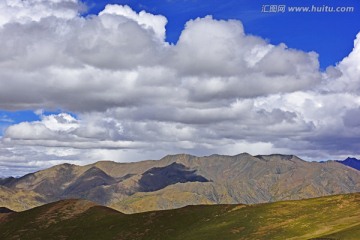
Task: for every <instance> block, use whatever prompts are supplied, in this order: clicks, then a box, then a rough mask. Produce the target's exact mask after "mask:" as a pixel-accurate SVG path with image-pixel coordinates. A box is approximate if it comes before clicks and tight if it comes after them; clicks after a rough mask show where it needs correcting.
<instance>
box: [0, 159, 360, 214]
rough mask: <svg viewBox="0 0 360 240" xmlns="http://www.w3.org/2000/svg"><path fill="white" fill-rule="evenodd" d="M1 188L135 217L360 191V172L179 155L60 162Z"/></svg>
mask: <svg viewBox="0 0 360 240" xmlns="http://www.w3.org/2000/svg"><path fill="white" fill-rule="evenodd" d="M0 185H3V187H4V188H6V189H8V190H11V191H17V192H18V191H20V192H21V191H23V192H27V193H29V194H31V195H33V196H35V195H36V196H39V197H37V198H36V199H35V200H36V201H37V200H41V201H38V202H35V203H34V205H32V206H31V205H26V206H28V207H33V206H37V205H40V204H43V202H52V201H57V200H61V199H68V198H81V199H87V200H90V201H94V202H96V203H99V204H101V205H106V206H111V207H112V208H115V209H117V210H120V211H122V212H125V213H134V212H143V211H152V210H160V209H173V208H179V207H183V206H186V205H197V204H236V203H246V204H253V203H263V202H273V201H279V200H295V199H305V198H311V197H319V196H326V195H333V194H342V193H351V192H360V171H358V170H356V169H353V168H349V167H347V166H345V165H343V164H341V163H338V162H335V161H329V162H326V163H317V162H306V161H303V160H301V159H299V158H298V157H296V156H293V155H279V154H274V155H268V156H251V155H250V154H246V153H243V154H239V155H236V156H223V155H211V156H207V157H195V156H191V155H185V154H180V155H170V156H166V157H164V158H162V159H161V160H157V161H143V162H136V163H115V162H109V161H103V162H97V163H94V164H90V165H86V166H76V165H71V164H62V165H58V166H54V167H52V168H49V169H46V170H43V171H39V172H36V173H32V174H28V175H25V176H24V177H21V178H18V179H8V180H3V181H0ZM1 192H2V190H1V189H0V194H1ZM145 203H146V204H145ZM1 204H2V206H4V207H9V208H11V209H14V210H23V209H24V208H17V207H16V206H11V205H10V204H12V202H11V201H10V200H9V201H8V202H6V201H2V202H1ZM0 206H1V205H0ZM24 206H25V205H24ZM24 206H22V207H24Z"/></svg>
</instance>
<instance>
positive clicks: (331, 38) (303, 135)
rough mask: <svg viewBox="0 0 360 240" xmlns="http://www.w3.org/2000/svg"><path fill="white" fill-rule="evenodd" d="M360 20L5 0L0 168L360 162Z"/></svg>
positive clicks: (268, 11) (348, 15)
mask: <svg viewBox="0 0 360 240" xmlns="http://www.w3.org/2000/svg"><path fill="white" fill-rule="evenodd" d="M294 7H295V8H296V9H295V10H294ZM306 8H308V9H317V10H311V11H312V12H306V11H308V10H306ZM329 8H330V9H334V12H329V11H328V10H326V9H329ZM324 9H325V10H324ZM345 9H350V10H346V11H345ZM297 10H298V12H296V11H297ZM359 20H360V2H359V1H353V0H346V1H345V0H344V1H340V0H327V1H325V0H301V1H300V0H298V1H296V0H288V1H285V0H282V1H280V0H272V1H270V0H266V1H265V0H255V1H254V0H237V1H226V2H223V1H218V0H141V1H132V0H126V1H120V0H113V1H105V0H102V1H94V0H86V1H80V0H3V1H1V2H0V43H1V45H2V46H1V48H0V176H3V177H5V176H20V175H23V174H26V173H29V172H33V171H37V170H39V169H43V168H47V167H50V166H53V165H56V164H61V163H64V162H68V163H73V164H81V165H83V164H89V163H92V162H95V161H99V160H113V161H118V162H130V161H139V160H146V159H159V158H161V157H163V156H165V155H167V154H176V153H188V154H193V155H197V156H203V155H211V154H214V153H216V154H226V155H235V154H239V153H242V152H248V153H250V154H254V155H256V154H271V153H281V154H294V155H297V156H299V157H301V158H303V159H304V160H309V161H320V160H328V159H344V158H346V157H347V156H354V157H360V137H359V136H360V96H359V93H360V21H359Z"/></svg>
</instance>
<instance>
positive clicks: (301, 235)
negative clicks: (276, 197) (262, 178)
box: [0, 193, 360, 240]
mask: <svg viewBox="0 0 360 240" xmlns="http://www.w3.org/2000/svg"><path fill="white" fill-rule="evenodd" d="M359 236H360V193H356V194H346V195H336V196H329V197H322V198H314V199H307V200H298V201H284V202H275V203H266V204H257V205H208V206H188V207H185V208H180V209H175V210H166V211H156V212H146V213H137V214H131V215H126V214H123V213H120V212H117V211H115V210H113V209H110V208H107V207H102V206H97V205H95V204H93V203H91V202H88V201H84V200H63V201H60V202H55V203H51V204H47V205H44V206H41V207H37V208H34V209H30V210H27V211H24V212H19V213H10V214H7V215H6V216H2V217H1V214H0V239H4V240H6V239H22V240H23V239H78V240H80V239H89V240H90V239H96V240H101V239H118V240H121V239H124V240H125V239H131V240H136V239H149V240H156V239H159V240H160V239H161V240H167V239H169V240H170V239H171V240H176V239H179V240H180V239H186V240H192V239H193V240H202V239H206V240H211V239H214V240H218V239H229V240H231V239H236V240H239V239H313V238H315V239H316V238H319V239H320V238H322V239H359Z"/></svg>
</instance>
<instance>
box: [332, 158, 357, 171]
mask: <svg viewBox="0 0 360 240" xmlns="http://www.w3.org/2000/svg"><path fill="white" fill-rule="evenodd" d="M337 162H339V163H341V164H344V165H346V166H349V167H352V168H355V169H357V170H359V171H360V160H359V159H356V158H351V157H348V158H347V159H345V160H342V161H337Z"/></svg>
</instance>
